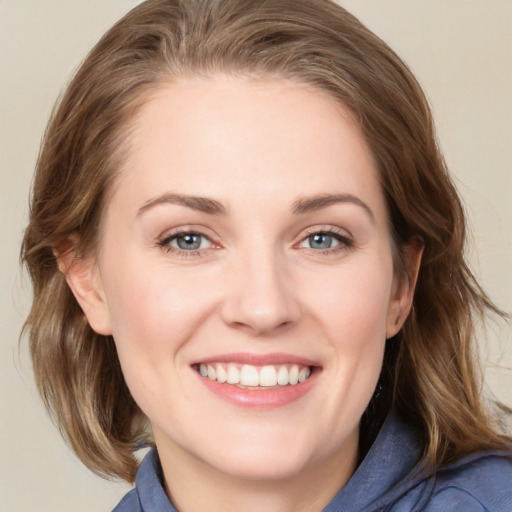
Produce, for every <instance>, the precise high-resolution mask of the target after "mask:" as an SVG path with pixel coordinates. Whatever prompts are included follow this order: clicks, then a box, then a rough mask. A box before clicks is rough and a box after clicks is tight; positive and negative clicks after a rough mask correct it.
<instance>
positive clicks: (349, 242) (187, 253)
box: [156, 228, 354, 258]
mask: <svg viewBox="0 0 512 512" xmlns="http://www.w3.org/2000/svg"><path fill="white" fill-rule="evenodd" d="M186 235H192V236H198V237H201V238H205V239H206V240H208V241H209V242H210V243H211V244H212V246H213V247H214V248H215V245H216V244H215V243H214V242H213V241H212V240H211V238H210V237H209V236H207V235H206V234H204V233H202V232H201V231H197V230H193V229H180V230H179V231H175V232H173V233H171V234H169V235H167V236H165V237H164V238H163V239H161V240H159V241H158V242H157V244H156V245H157V246H158V247H160V248H161V249H162V250H164V251H165V253H166V254H169V253H173V254H174V255H176V256H178V257H180V258H190V257H201V256H204V253H205V252H206V251H208V250H209V249H211V248H212V247H209V248H207V249H195V250H184V249H177V248H175V247H172V246H171V245H170V244H171V242H172V241H173V240H176V239H178V238H180V237H184V236H186ZM314 235H326V236H330V237H332V238H334V239H335V240H336V241H337V242H339V245H337V246H335V247H332V248H327V249H321V250H320V249H313V248H307V247H304V248H303V249H305V250H306V251H310V252H312V253H314V254H315V255H318V254H321V255H326V256H335V255H337V254H339V252H341V251H345V250H347V249H350V248H352V247H353V245H354V241H353V239H352V238H351V237H350V236H348V235H347V234H346V233H345V232H341V231H338V230H336V229H333V228H328V229H317V228H316V229H310V230H308V231H306V232H305V234H304V236H303V237H302V238H301V240H300V241H299V243H298V244H295V247H300V244H302V243H303V242H304V241H306V240H307V239H308V238H310V237H312V236H314ZM217 247H218V246H217Z"/></svg>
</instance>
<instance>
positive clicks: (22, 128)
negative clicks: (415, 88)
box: [0, 0, 512, 512]
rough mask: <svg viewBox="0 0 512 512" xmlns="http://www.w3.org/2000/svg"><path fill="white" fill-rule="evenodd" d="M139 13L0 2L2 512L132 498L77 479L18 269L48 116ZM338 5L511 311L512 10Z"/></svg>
mask: <svg viewBox="0 0 512 512" xmlns="http://www.w3.org/2000/svg"><path fill="white" fill-rule="evenodd" d="M255 1H257V0H255ZM136 3H137V2H136V1H135V0H88V1H81V0H44V1H39V0H0V66H1V67H0V240H1V251H0V325H1V344H0V351H1V354H0V374H1V376H2V386H1V387H0V418H1V419H0V453H2V456H3V457H2V460H1V463H0V512H3V511H9V512H35V511H37V512H47V511H48V512H49V511H52V512H59V511H69V510H73V511H74V512H82V511H92V510H95V511H100V510H105V511H108V510H110V509H111V508H112V507H113V506H114V505H115V503H117V501H118V499H119V498H120V496H121V495H122V494H124V492H125V490H126V486H125V485H124V484H119V483H111V482H105V481H103V480H101V479H99V478H97V477H95V476H94V475H92V474H90V473H89V472H88V471H87V470H86V469H85V468H84V467H82V466H81V464H80V463H79V462H78V461H77V460H76V458H75V457H74V455H73V454H72V453H71V452H70V451H69V449H68V448H67V447H66V446H65V445H64V443H63V442H62V440H61V439H60V437H59V435H58V433H57V432H56V429H55V428H54V427H53V426H52V424H51V422H50V420H49V419H48V418H47V416H46V414H45V413H44V411H43V408H42V406H41V405H40V403H39V399H38V397H37V396H36V393H35V390H34V385H33V381H32V377H31V374H30V364H29V363H28V360H27V357H26V355H27V354H26V350H25V349H23V350H22V351H21V356H18V352H17V337H18V333H19V330H20V326H21V323H22V321H23V318H24V316H25V314H26V312H27V308H28V304H29V299H30V287H29V286H28V285H27V282H26V280H25V279H24V278H23V276H22V274H21V272H20V270H19V266H18V262H17V257H18V250H19V243H20V239H21V235H22V230H23V226H24V224H25V222H26V214H27V197H28V190H29V186H30V181H31V174H32V170H33V166H34V162H35V159H36V155H37V151H38V144H39V140H40V138H41V136H42V133H43V130H44V126H45V122H46V119H47V116H48V114H49V111H50V109H51V106H52V104H53V102H54V100H55V98H56V97H57V95H58V93H59V90H60V89H61V87H62V86H63V84H64V83H65V82H66V81H67V79H68V78H69V76H70V74H71V72H72V71H73V69H75V68H76V66H77V65H78V63H79V61H80V60H81V58H82V57H83V56H84V55H85V52H86V51H87V50H88V49H89V48H90V47H91V46H92V45H93V44H94V42H95V41H96V40H97V39H98V38H99V36H100V35H101V34H102V33H103V32H104V30H105V29H106V28H108V26H109V25H110V24H111V23H112V22H113V21H114V20H115V19H117V18H118V17H119V16H120V15H121V14H122V13H124V12H125V11H127V10H128V9H129V8H131V7H132V6H134V5H135V4H136ZM340 3H341V4H342V5H345V6H346V7H347V8H348V9H349V10H351V11H352V12H353V13H355V14H356V15H358V16H359V17H360V18H361V19H362V20H363V21H364V22H366V23H367V24H368V25H369V27H370V28H372V29H373V30H374V31H376V32H377V33H378V34H379V35H380V36H381V37H382V38H383V39H384V40H386V41H387V42H389V43H390V44H391V46H392V47H394V48H395V49H396V50H397V52H398V53H399V54H400V55H401V56H402V57H403V58H404V59H405V60H406V61H407V62H408V63H409V65H410V66H411V67H412V69H413V71H414V72H415V73H416V74H417V76H418V78H419V79H420V81H421V83H422V84H423V85H424V87H425V89H426V91H427V94H428V96H429V98H430V100H431V103H432V106H433V109H434V113H435V116H436V119H437V122H438V128H439V136H440V139H441V144H442V147H443V148H444V150H445V154H446V158H447V160H448V163H449V165H450V167H451V169H452V171H453V173H454V174H455V176H456V180H457V183H458V186H459V189H460V192H461V193H462V195H463V196H464V199H465V203H466V206H467V211H468V214H469V217H470V218H471V220H472V222H473V234H474V244H473V245H472V246H471V248H470V258H471V261H472V264H473V269H474V270H475V272H476V273H477V275H479V276H480V278H481V280H482V282H483V284H484V287H485V288H486V289H487V290H488V292H489V294H490V295H491V296H492V297H493V298H494V299H495V300H496V301H497V303H498V304H499V305H500V306H501V307H503V308H505V309H506V310H508V311H511V310H512V270H511V266H512V200H511V193H512V149H511V148H512V100H511V91H512V1H511V0H341V1H340ZM490 338H491V340H490V346H489V348H488V350H487V352H488V354H489V356H490V359H489V361H490V362H489V366H490V368H489V369H488V371H487V379H488V382H489V385H490V387H491V389H492V391H493V392H494V393H495V394H496V395H498V396H499V397H501V398H502V399H503V400H506V401H507V402H508V403H509V404H512V392H511V389H512V370H511V367H512V357H511V341H510V329H509V328H508V327H506V326H502V327H501V328H496V329H494V330H493V331H492V332H491V333H490ZM500 354H504V355H503V356H500ZM507 366H508V368H509V369H508V371H506V370H504V369H503V368H504V367H507Z"/></svg>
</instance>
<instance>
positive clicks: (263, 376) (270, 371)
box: [260, 366, 277, 387]
mask: <svg viewBox="0 0 512 512" xmlns="http://www.w3.org/2000/svg"><path fill="white" fill-rule="evenodd" d="M275 385H277V372H276V369H275V368H274V367H273V366H264V367H263V368H262V369H261V370H260V386H265V387H271V386H275Z"/></svg>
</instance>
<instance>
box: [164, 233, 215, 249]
mask: <svg viewBox="0 0 512 512" xmlns="http://www.w3.org/2000/svg"><path fill="white" fill-rule="evenodd" d="M159 245H160V246H162V247H164V248H166V249H167V250H169V251H177V252H193V251H201V250H203V249H209V248H211V247H212V245H213V244H212V242H211V241H210V239H209V238H208V237H207V236H205V235H203V234H201V233H195V232H192V231H187V232H180V233H173V234H172V235H170V236H168V237H166V238H165V239H164V240H162V241H161V242H160V243H159Z"/></svg>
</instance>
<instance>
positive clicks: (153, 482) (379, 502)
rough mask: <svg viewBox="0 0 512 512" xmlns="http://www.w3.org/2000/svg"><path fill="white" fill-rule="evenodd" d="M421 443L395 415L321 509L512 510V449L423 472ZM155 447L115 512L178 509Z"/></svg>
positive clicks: (400, 511) (403, 511)
mask: <svg viewBox="0 0 512 512" xmlns="http://www.w3.org/2000/svg"><path fill="white" fill-rule="evenodd" d="M418 458H419V447H418V445H417V443H416V442H415V440H414V436H413V435H412V433H411V431H410V429H409V428H408V427H407V426H406V425H405V424H404V423H403V422H401V421H400V420H399V419H398V418H396V417H395V416H390V417H389V418H388V419H387V420H386V422H385V423H384V425H383V427H382V429H381V431H380V432H379V435H378V436H377V439H376V440H375V442H374V444H373V446H372V447H371V448H370V450H369V452H368V454H367V455H366V457H365V459H364V460H363V462H362V463H361V465H360V466H359V467H358V469H357V471H356V472H355V473H354V475H353V476H352V478H351V479H350V480H349V481H348V482H347V484H346V485H345V486H344V487H343V488H342V489H341V490H340V491H339V492H338V494H336V496H335V497H334V498H333V500H332V501H331V502H330V503H329V505H327V507H326V508H325V509H324V512H452V511H453V512H512V454H511V453H508V454H507V453H500V452H492V453H479V454H474V455H472V456H470V457H467V458H465V459H463V460H460V461H458V462H456V463H455V464H452V465H451V466H449V467H447V468H444V469H443V470H441V471H438V472H437V473H435V474H434V475H431V474H430V475H427V474H425V473H424V472H422V471H421V466H419V465H418V463H417V461H418ZM162 481H163V477H162V469H161V466H160V462H159V460H158V455H157V453H156V450H154V449H153V450H152V451H150V452H149V453H148V454H147V455H146V457H145V458H144V460H143V461H142V464H141V465H140V468H139V470H138V472H137V477H136V482H135V488H134V489H132V490H131V491H130V492H129V493H128V494H127V495H126V496H125V497H124V498H123V499H122V500H121V502H120V503H119V505H117V507H116V508H115V509H114V510H113V512H177V511H176V509H175V508H174V506H173V505H172V503H171V502H170V500H169V498H168V497H167V495H166V493H165V491H164V488H163V486H162Z"/></svg>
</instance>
